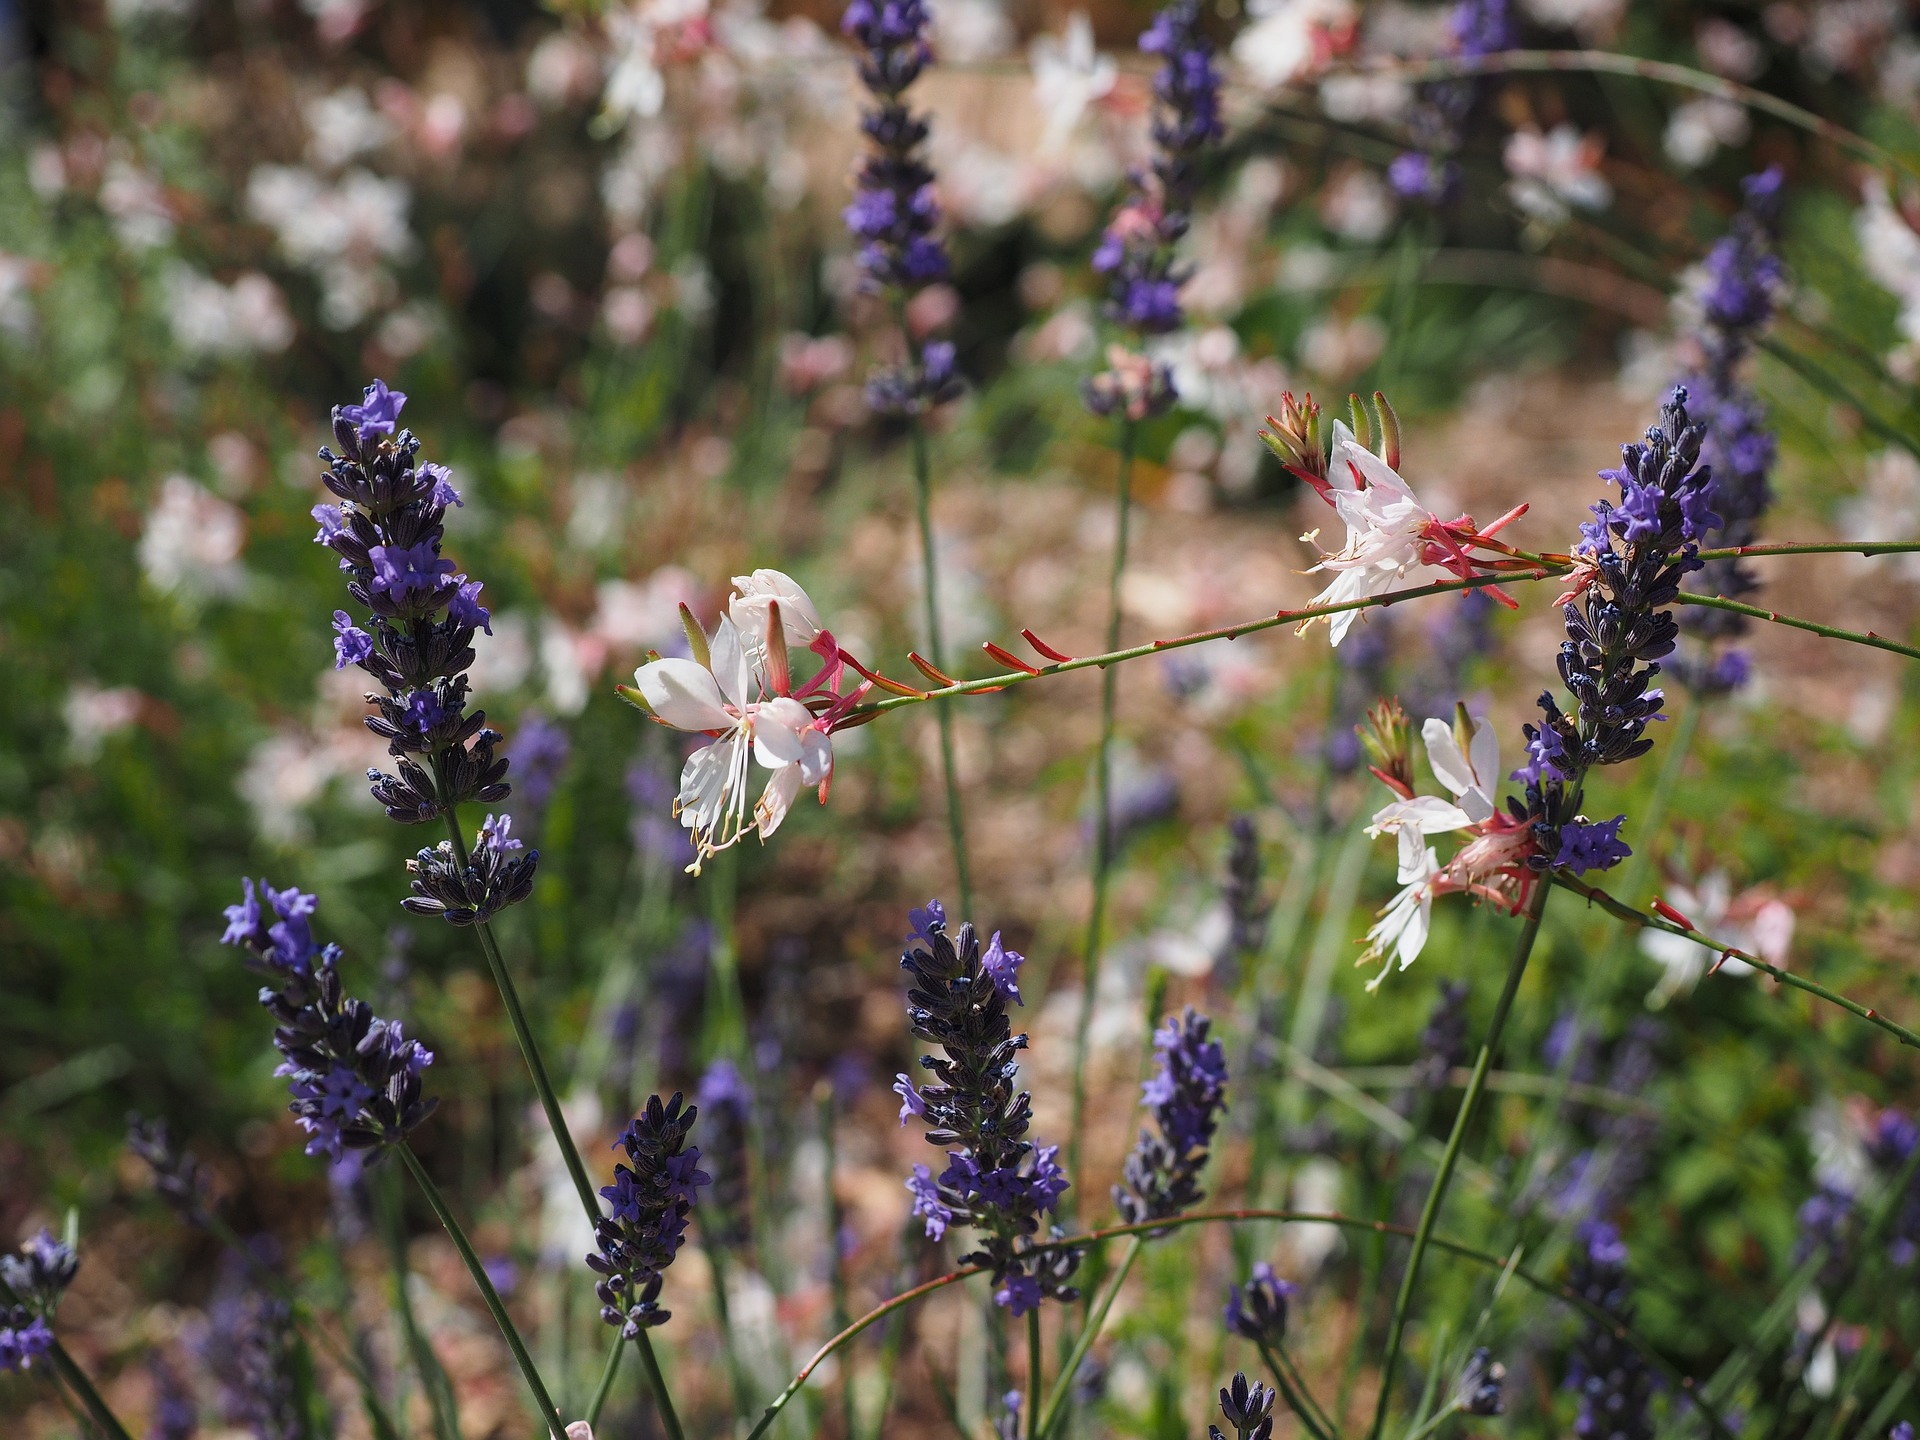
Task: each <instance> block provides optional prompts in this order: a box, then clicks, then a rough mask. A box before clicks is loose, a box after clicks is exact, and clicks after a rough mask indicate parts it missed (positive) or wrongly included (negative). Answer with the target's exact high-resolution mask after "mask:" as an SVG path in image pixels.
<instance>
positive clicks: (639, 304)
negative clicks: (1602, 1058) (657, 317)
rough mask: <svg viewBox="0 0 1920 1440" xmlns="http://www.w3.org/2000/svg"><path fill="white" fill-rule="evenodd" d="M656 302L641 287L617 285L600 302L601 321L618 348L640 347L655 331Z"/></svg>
mask: <svg viewBox="0 0 1920 1440" xmlns="http://www.w3.org/2000/svg"><path fill="white" fill-rule="evenodd" d="M653 313H654V312H653V301H652V300H650V299H649V298H648V297H647V292H646V291H644V290H642V289H641V288H640V287H639V286H638V285H614V286H612V287H610V288H609V289H608V290H607V293H606V294H605V295H604V296H602V297H601V299H600V321H601V323H602V324H604V325H605V326H606V327H607V334H608V336H610V337H611V338H612V340H613V342H614V343H615V344H616V345H638V344H639V343H640V342H641V341H643V340H645V339H646V338H647V336H648V335H649V334H651V333H652V331H653Z"/></svg>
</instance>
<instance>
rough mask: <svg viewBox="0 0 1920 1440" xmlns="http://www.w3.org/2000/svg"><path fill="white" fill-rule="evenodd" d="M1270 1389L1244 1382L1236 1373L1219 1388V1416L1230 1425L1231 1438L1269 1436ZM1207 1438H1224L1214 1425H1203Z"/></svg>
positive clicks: (1264, 1438)
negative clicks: (1230, 1380)
mask: <svg viewBox="0 0 1920 1440" xmlns="http://www.w3.org/2000/svg"><path fill="white" fill-rule="evenodd" d="M1273 1402H1274V1392H1273V1391H1272V1390H1269V1389H1268V1388H1267V1387H1266V1386H1265V1385H1262V1384H1260V1383H1258V1382H1257V1381H1256V1382H1255V1383H1253V1384H1251V1385H1250V1384H1248V1383H1247V1377H1246V1376H1245V1375H1244V1374H1241V1373H1236V1374H1235V1375H1234V1377H1233V1380H1232V1382H1231V1383H1230V1384H1228V1385H1225V1386H1223V1387H1222V1388H1221V1390H1220V1418H1221V1419H1223V1420H1225V1421H1226V1422H1227V1423H1228V1424H1229V1425H1231V1426H1232V1427H1233V1440H1273ZM1207 1436H1208V1440H1227V1437H1226V1436H1225V1435H1223V1434H1221V1433H1220V1427H1219V1426H1218V1425H1209V1426H1208V1427H1207Z"/></svg>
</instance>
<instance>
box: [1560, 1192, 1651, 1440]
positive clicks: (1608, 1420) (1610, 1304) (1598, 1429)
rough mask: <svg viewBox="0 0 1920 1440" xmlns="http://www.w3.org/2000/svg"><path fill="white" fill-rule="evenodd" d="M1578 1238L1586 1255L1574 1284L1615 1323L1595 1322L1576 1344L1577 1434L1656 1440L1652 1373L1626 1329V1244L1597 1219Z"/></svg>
mask: <svg viewBox="0 0 1920 1440" xmlns="http://www.w3.org/2000/svg"><path fill="white" fill-rule="evenodd" d="M1577 1239H1578V1242H1579V1244H1580V1247H1581V1254H1580V1255H1579V1256H1578V1258H1577V1259H1576V1260H1575V1261H1574V1266H1573V1273H1572V1275H1571V1276H1569V1277H1568V1284H1569V1287H1570V1288H1571V1289H1572V1290H1573V1291H1574V1292H1575V1293H1577V1294H1578V1295H1579V1296H1580V1297H1581V1298H1582V1299H1583V1300H1586V1301H1587V1302H1588V1303H1589V1304H1591V1305H1594V1306H1596V1307H1597V1308H1599V1309H1601V1310H1604V1311H1605V1312H1606V1313H1607V1315H1608V1316H1609V1317H1610V1318H1611V1319H1612V1321H1613V1322H1614V1323H1612V1324H1602V1323H1601V1322H1599V1321H1597V1320H1594V1321H1590V1322H1589V1323H1588V1325H1587V1328H1586V1331H1585V1332H1584V1333H1583V1334H1582V1335H1581V1337H1580V1340H1579V1342H1578V1343H1577V1344H1576V1345H1575V1346H1574V1353H1573V1365H1572V1367H1571V1368H1570V1369H1569V1370H1568V1372H1567V1384H1568V1386H1569V1387H1570V1388H1572V1389H1574V1390H1577V1391H1579V1393H1580V1415H1579V1418H1578V1419H1577V1420H1575V1422H1574V1427H1573V1428H1574V1433H1575V1434H1576V1435H1578V1436H1580V1440H1652V1437H1653V1417H1652V1413H1651V1409H1650V1404H1651V1401H1652V1397H1653V1372H1652V1371H1651V1370H1650V1369H1649V1368H1648V1367H1647V1361H1646V1357H1645V1356H1643V1355H1642V1354H1641V1353H1640V1352H1639V1350H1638V1349H1636V1348H1635V1347H1634V1346H1633V1345H1632V1344H1631V1343H1630V1342H1629V1341H1628V1340H1627V1339H1626V1337H1625V1335H1624V1334H1622V1333H1621V1327H1623V1326H1626V1325H1630V1324H1631V1323H1632V1322H1633V1301H1632V1298H1631V1297H1632V1282H1631V1281H1630V1280H1629V1279H1628V1278H1627V1247H1626V1246H1625V1245H1624V1244H1622V1243H1621V1240H1620V1232H1619V1231H1618V1230H1616V1229H1614V1228H1613V1226H1611V1225H1606V1224H1601V1223H1598V1222H1591V1223H1588V1224H1586V1225H1583V1226H1581V1227H1580V1230H1579V1233H1578V1236H1577Z"/></svg>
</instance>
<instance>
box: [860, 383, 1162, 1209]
mask: <svg viewBox="0 0 1920 1440" xmlns="http://www.w3.org/2000/svg"><path fill="white" fill-rule="evenodd" d="M1134 440H1135V435H1134V422H1133V421H1132V420H1123V421H1122V422H1121V426H1120V471H1119V477H1118V480H1117V482H1116V483H1115V486H1114V511H1115V514H1114V534H1113V565H1112V567H1111V569H1110V570H1109V572H1108V575H1107V649H1108V651H1109V652H1117V651H1118V650H1119V649H1120V582H1121V580H1122V579H1123V578H1124V576H1125V574H1126V569H1127V528H1128V526H1127V522H1128V514H1129V511H1130V510H1131V509H1132V506H1133V447H1134ZM1119 681H1120V676H1119V674H1118V673H1117V672H1116V671H1115V670H1114V669H1113V668H1112V667H1111V666H1106V667H1102V669H1101V671H1100V742H1099V746H1098V748H1097V749H1096V750H1095V752H1094V769H1093V906H1092V908H1091V909H1090V910H1089V911H1088V913H1087V938H1086V944H1085V945H1084V946H1083V948H1082V949H1081V966H1080V1011H1079V1014H1078V1015H1077V1016H1075V1018H1074V1022H1073V1112H1072V1114H1073V1118H1072V1120H1071V1122H1070V1124H1069V1128H1068V1130H1067V1174H1069V1175H1070V1176H1072V1177H1073V1179H1074V1182H1075V1183H1076V1184H1078V1183H1079V1182H1080V1181H1081V1179H1082V1178H1083V1177H1082V1176H1081V1173H1080V1132H1081V1129H1082V1125H1081V1121H1082V1119H1083V1117H1084V1116H1085V1114H1086V1108H1087V1036H1088V1032H1089V1030H1090V1029H1091V1027H1092V1025H1093V1002H1094V994H1095V992H1096V991H1097V990H1098V989H1099V988H1100V959H1101V948H1102V940H1103V937H1102V934H1101V932H1102V930H1103V928H1104V927H1105V925H1106V919H1107V885H1108V881H1109V880H1110V879H1111V878H1112V874H1113V848H1114V834H1113V726H1114V710H1115V708H1116V705H1117V703H1118V699H1119ZM883 703H884V702H883ZM941 708H942V709H943V710H944V709H945V708H946V707H945V706H942V707H941Z"/></svg>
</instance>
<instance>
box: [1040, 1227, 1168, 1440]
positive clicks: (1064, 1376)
mask: <svg viewBox="0 0 1920 1440" xmlns="http://www.w3.org/2000/svg"><path fill="white" fill-rule="evenodd" d="M1145 1243H1146V1242H1145V1240H1144V1239H1143V1238H1142V1237H1141V1236H1139V1235H1133V1236H1129V1237H1128V1239H1127V1245H1126V1249H1124V1250H1122V1251H1121V1252H1120V1263H1119V1265H1117V1266H1116V1267H1115V1268H1114V1272H1113V1278H1112V1279H1110V1280H1109V1281H1108V1282H1107V1288H1106V1289H1105V1290H1104V1291H1102V1292H1101V1295H1100V1298H1099V1300H1097V1301H1096V1302H1094V1307H1093V1309H1092V1310H1091V1311H1090V1312H1089V1313H1088V1315H1087V1323H1086V1324H1084V1325H1082V1326H1081V1327H1080V1335H1079V1338H1078V1339H1076V1340H1075V1341H1074V1342H1073V1349H1072V1350H1070V1351H1069V1352H1068V1353H1067V1359H1066V1363H1065V1364H1063V1365H1062V1366H1061V1367H1060V1373H1059V1375H1058V1376H1056V1377H1055V1378H1054V1382H1053V1394H1051V1395H1049V1396H1048V1397H1047V1403H1046V1408H1045V1409H1043V1410H1042V1411H1041V1412H1040V1428H1039V1430H1038V1431H1037V1432H1035V1436H1034V1437H1030V1440H1046V1437H1047V1436H1049V1435H1051V1434H1053V1427H1054V1425H1055V1424H1056V1423H1058V1422H1059V1419H1060V1413H1061V1411H1062V1410H1064V1409H1065V1408H1066V1404H1067V1397H1068V1396H1069V1395H1070V1394H1072V1392H1073V1377H1074V1376H1075V1375H1077V1374H1079V1373H1080V1365H1081V1362H1083V1361H1084V1360H1085V1359H1086V1358H1087V1351H1089V1350H1091V1349H1092V1348H1093V1342H1094V1341H1095V1340H1097V1339H1099V1338H1100V1331H1101V1329H1102V1328H1103V1327H1104V1326H1105V1325H1106V1323H1107V1312H1108V1311H1109V1310H1111V1309H1113V1302H1114V1301H1115V1300H1116V1299H1117V1298H1119V1295H1120V1287H1121V1286H1122V1285H1124V1284H1126V1283H1127V1272H1128V1271H1129V1270H1131V1269H1133V1262H1134V1261H1135V1260H1137V1259H1139V1258H1140V1247H1141V1246H1142V1245H1143V1244H1145Z"/></svg>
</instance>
